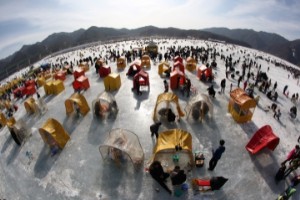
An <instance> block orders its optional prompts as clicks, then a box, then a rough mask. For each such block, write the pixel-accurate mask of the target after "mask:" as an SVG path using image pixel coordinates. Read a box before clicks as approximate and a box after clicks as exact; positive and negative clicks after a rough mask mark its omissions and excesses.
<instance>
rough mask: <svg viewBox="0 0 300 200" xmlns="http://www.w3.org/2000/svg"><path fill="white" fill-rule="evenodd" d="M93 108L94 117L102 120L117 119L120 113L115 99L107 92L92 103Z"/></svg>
mask: <svg viewBox="0 0 300 200" xmlns="http://www.w3.org/2000/svg"><path fill="white" fill-rule="evenodd" d="M92 107H93V113H94V115H95V116H96V117H101V118H105V117H108V118H109V117H116V115H117V114H118V111H119V109H118V105H117V102H116V99H115V97H114V96H113V95H112V94H110V93H108V92H105V91H104V92H102V93H101V94H100V95H99V96H98V97H97V98H96V99H95V100H94V101H93V102H92Z"/></svg>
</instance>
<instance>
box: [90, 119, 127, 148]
mask: <svg viewBox="0 0 300 200" xmlns="http://www.w3.org/2000/svg"><path fill="white" fill-rule="evenodd" d="M114 122H115V119H103V120H102V119H99V118H97V117H95V116H94V117H93V120H92V122H91V125H90V128H89V130H88V142H89V143H90V144H92V145H96V146H98V145H100V144H101V143H102V142H104V140H105V138H106V137H107V135H108V133H109V131H110V130H111V128H112V127H113V125H114ZM119 128H122V127H119Z"/></svg>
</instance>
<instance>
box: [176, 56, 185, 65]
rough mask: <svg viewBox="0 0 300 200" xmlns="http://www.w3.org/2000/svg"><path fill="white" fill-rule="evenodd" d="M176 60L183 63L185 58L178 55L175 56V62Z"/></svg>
mask: <svg viewBox="0 0 300 200" xmlns="http://www.w3.org/2000/svg"><path fill="white" fill-rule="evenodd" d="M175 62H180V63H183V59H182V58H181V57H180V56H176V57H175V58H174V63H175Z"/></svg>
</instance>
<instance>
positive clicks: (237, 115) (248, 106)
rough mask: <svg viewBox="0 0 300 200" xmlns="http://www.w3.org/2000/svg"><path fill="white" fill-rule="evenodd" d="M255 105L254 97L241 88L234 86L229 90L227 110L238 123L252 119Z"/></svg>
mask: <svg viewBox="0 0 300 200" xmlns="http://www.w3.org/2000/svg"><path fill="white" fill-rule="evenodd" d="M255 107H256V101H255V99H253V98H251V97H249V96H248V95H247V94H246V92H245V91H244V90H243V89H241V88H236V89H234V90H232V91H231V92H230V100H229V104H228V112H230V113H231V115H232V117H233V119H234V120H235V121H236V122H238V123H244V122H247V121H250V120H251V119H252V116H253V113H254V110H255Z"/></svg>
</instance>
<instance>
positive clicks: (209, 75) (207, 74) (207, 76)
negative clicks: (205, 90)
mask: <svg viewBox="0 0 300 200" xmlns="http://www.w3.org/2000/svg"><path fill="white" fill-rule="evenodd" d="M197 76H198V78H199V80H201V81H207V80H213V79H214V75H213V72H212V68H210V67H206V66H205V65H201V66H200V67H198V69H197Z"/></svg>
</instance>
